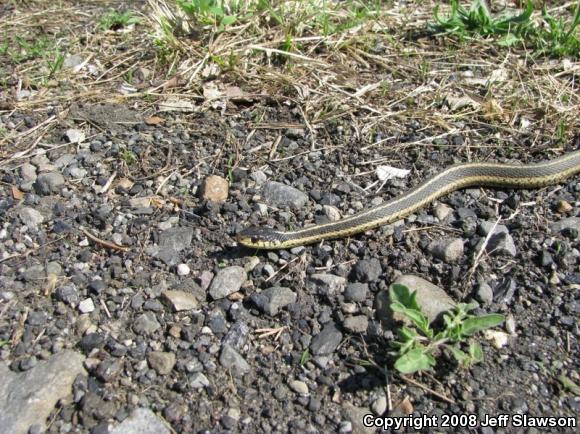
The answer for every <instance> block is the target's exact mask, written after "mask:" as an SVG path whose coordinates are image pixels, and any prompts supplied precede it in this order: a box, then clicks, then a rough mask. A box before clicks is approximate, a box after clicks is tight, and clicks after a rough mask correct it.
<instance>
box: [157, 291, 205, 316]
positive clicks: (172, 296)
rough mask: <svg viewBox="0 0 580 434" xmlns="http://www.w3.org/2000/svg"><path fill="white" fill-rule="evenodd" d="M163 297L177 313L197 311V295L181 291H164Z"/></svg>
mask: <svg viewBox="0 0 580 434" xmlns="http://www.w3.org/2000/svg"><path fill="white" fill-rule="evenodd" d="M161 295H162V296H163V297H164V298H165V299H166V300H167V301H168V302H169V303H170V304H171V307H172V308H173V310H174V311H175V312H181V311H183V310H191V309H196V308H197V306H198V301H197V298H196V297H195V295H193V294H191V293H189V292H185V291H179V290H175V291H174V290H167V291H163V292H162V293H161Z"/></svg>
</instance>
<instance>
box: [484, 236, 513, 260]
mask: <svg viewBox="0 0 580 434" xmlns="http://www.w3.org/2000/svg"><path fill="white" fill-rule="evenodd" d="M486 251H487V252H488V253H490V254H491V253H493V254H496V255H497V254H503V255H508V256H512V257H515V256H516V255H517V253H518V251H517V248H516V245H515V243H514V239H513V238H512V237H511V235H510V234H506V233H499V234H497V235H492V236H491V238H490V239H489V241H488V243H487V247H486Z"/></svg>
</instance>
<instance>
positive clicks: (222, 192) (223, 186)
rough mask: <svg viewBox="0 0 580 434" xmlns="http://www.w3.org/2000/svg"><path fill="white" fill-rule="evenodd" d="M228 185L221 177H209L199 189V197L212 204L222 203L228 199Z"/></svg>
mask: <svg viewBox="0 0 580 434" xmlns="http://www.w3.org/2000/svg"><path fill="white" fill-rule="evenodd" d="M228 193H229V184H228V181H227V179H224V178H222V177H221V176H217V175H211V176H208V177H207V178H205V180H204V181H203V185H202V187H201V197H202V198H203V199H205V200H209V201H212V202H223V201H225V200H226V199H227V198H228Z"/></svg>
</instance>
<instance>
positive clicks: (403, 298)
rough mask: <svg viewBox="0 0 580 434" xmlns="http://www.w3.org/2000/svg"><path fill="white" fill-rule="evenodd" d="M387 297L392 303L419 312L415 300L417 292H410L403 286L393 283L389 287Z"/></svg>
mask: <svg viewBox="0 0 580 434" xmlns="http://www.w3.org/2000/svg"><path fill="white" fill-rule="evenodd" d="M389 297H390V298H391V301H392V302H393V303H395V302H399V303H401V304H402V305H403V306H405V307H407V308H409V309H415V310H421V308H420V307H419V305H418V304H417V300H416V297H417V292H416V291H413V292H411V291H410V290H409V288H408V287H406V286H405V285H401V284H400V283H393V284H392V285H391V286H390V287H389Z"/></svg>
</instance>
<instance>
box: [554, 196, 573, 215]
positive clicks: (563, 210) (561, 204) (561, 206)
mask: <svg viewBox="0 0 580 434" xmlns="http://www.w3.org/2000/svg"><path fill="white" fill-rule="evenodd" d="M573 209H574V207H573V206H572V205H570V204H569V203H568V202H567V201H565V200H564V199H560V200H559V201H558V204H557V205H556V211H558V212H559V213H560V214H568V213H569V212H571V211H572V210H573Z"/></svg>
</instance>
